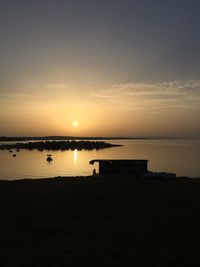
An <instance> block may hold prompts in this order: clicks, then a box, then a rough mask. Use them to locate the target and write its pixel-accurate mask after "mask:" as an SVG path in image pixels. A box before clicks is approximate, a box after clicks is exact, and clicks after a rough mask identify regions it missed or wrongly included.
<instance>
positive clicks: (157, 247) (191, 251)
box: [0, 177, 200, 267]
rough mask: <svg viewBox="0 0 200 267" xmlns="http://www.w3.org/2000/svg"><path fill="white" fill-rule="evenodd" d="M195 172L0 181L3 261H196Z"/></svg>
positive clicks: (199, 197)
mask: <svg viewBox="0 0 200 267" xmlns="http://www.w3.org/2000/svg"><path fill="white" fill-rule="evenodd" d="M199 211H200V180H199V179H175V180H156V179H132V178H131V177H117V178H114V177H113V178H111V177H101V178H100V177H75V178H73V177H71V178H70V177H68V178H54V179H41V180H20V181H11V182H9V181H0V251H1V257H0V266H73V267H74V266H84V265H85V266H120V267H121V266H148V267H149V266H154V267H155V266H162V267H165V266H166V267H169V266H176V267H177V266H180V267H182V266H199V264H200V259H199V258H200V256H199V236H200V212H199Z"/></svg>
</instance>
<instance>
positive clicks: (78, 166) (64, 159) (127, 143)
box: [0, 140, 200, 180]
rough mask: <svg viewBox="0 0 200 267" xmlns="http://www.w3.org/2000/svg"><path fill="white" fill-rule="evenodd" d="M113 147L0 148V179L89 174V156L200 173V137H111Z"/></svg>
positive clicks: (194, 174)
mask: <svg viewBox="0 0 200 267" xmlns="http://www.w3.org/2000/svg"><path fill="white" fill-rule="evenodd" d="M110 142H111V143H113V144H122V145H123V146H122V147H113V148H108V149H103V150H99V151H96V150H92V151H77V150H75V151H71V150H70V151H64V152H60V151H54V152H50V153H51V154H52V157H53V161H52V162H51V163H48V162H47V161H46V156H47V154H48V152H46V151H43V152H39V151H25V150H21V151H20V152H15V151H14V153H15V154H16V155H17V156H16V158H14V157H13V156H12V153H9V152H8V151H2V150H0V179H1V180H2V179H4V180H13V179H24V178H34V179H36V178H45V177H55V176H78V175H90V174H92V170H93V169H94V168H96V170H97V172H98V164H97V165H93V166H90V165H89V161H90V160H92V159H131V158H132V159H134V158H136V159H137V158H138V159H148V160H149V164H148V167H149V168H148V169H149V170H151V171H165V172H175V173H176V174H177V175H178V176H190V177H200V157H199V151H200V141H196V140H195V141H191V140H189V141H188V140H187V141H183V140H117V141H116V140H114V141H110Z"/></svg>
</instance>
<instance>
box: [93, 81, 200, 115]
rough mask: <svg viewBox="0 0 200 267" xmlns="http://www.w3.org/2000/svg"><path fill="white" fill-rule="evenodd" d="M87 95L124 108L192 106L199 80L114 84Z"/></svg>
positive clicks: (198, 96)
mask: <svg viewBox="0 0 200 267" xmlns="http://www.w3.org/2000/svg"><path fill="white" fill-rule="evenodd" d="M90 98H91V99H93V101H97V102H101V103H102V104H104V105H107V106H111V107H114V106H117V105H119V106H120V107H124V109H126V110H127V109H129V110H134V109H148V110H149V111H150V112H154V111H156V110H157V111H158V110H159V111H170V110H174V109H191V110H193V109H199V108H200V80H186V81H172V82H161V83H124V84H122V83H121V84H114V85H112V86H111V87H110V88H108V89H107V90H102V91H94V92H91V93H90Z"/></svg>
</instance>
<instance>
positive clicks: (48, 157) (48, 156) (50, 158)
mask: <svg viewBox="0 0 200 267" xmlns="http://www.w3.org/2000/svg"><path fill="white" fill-rule="evenodd" d="M52 160H53V159H52V155H51V154H47V161H48V162H49V163H50V162H51V161H52Z"/></svg>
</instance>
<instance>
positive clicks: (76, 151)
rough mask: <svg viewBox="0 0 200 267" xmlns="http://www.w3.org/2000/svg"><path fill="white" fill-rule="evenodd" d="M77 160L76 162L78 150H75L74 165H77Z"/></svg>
mask: <svg viewBox="0 0 200 267" xmlns="http://www.w3.org/2000/svg"><path fill="white" fill-rule="evenodd" d="M77 160H78V150H77V149H75V150H74V163H77Z"/></svg>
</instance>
